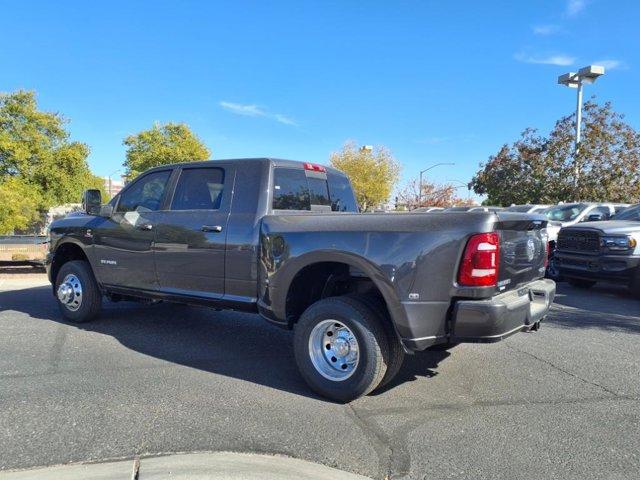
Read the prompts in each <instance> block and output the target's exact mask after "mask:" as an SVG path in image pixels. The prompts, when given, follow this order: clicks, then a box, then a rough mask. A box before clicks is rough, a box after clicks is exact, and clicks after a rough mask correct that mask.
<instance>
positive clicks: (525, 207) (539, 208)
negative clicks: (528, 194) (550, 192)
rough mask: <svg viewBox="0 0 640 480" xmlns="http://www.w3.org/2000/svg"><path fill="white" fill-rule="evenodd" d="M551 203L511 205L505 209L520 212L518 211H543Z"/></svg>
mask: <svg viewBox="0 0 640 480" xmlns="http://www.w3.org/2000/svg"><path fill="white" fill-rule="evenodd" d="M550 207H551V205H533V204H527V205H511V206H510V207H507V208H506V209H505V210H506V211H507V212H520V213H543V212H544V211H545V210H548V209H549V208H550Z"/></svg>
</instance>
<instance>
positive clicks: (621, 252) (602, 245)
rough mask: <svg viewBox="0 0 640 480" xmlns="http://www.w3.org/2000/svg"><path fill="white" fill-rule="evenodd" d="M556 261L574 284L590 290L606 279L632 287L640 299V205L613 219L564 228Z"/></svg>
mask: <svg viewBox="0 0 640 480" xmlns="http://www.w3.org/2000/svg"><path fill="white" fill-rule="evenodd" d="M555 260H556V265H557V267H558V269H559V271H560V275H561V276H562V277H563V278H565V279H566V280H567V281H568V282H569V283H570V284H571V285H574V286H577V287H581V288H590V287H592V286H593V285H595V284H596V282H598V281H600V280H607V281H612V282H616V283H622V284H624V285H627V286H629V288H630V289H631V291H632V292H633V294H634V295H635V296H636V297H638V298H640V205H635V206H634V207H631V208H628V209H626V210H625V211H624V212H622V213H620V214H619V215H618V216H617V218H616V219H614V220H610V221H604V222H589V223H582V224H579V225H573V226H571V227H566V228H563V229H562V230H560V234H559V235H558V241H557V244H556V253H555Z"/></svg>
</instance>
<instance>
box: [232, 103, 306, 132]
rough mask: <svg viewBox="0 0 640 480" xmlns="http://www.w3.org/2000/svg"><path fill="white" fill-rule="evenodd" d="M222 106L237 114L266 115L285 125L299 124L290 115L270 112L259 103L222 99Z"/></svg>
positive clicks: (248, 115)
mask: <svg viewBox="0 0 640 480" xmlns="http://www.w3.org/2000/svg"><path fill="white" fill-rule="evenodd" d="M220 106H221V107H222V108H224V109H225V110H227V111H229V112H231V113H235V114H236V115H244V116H245V117H264V118H269V119H271V120H275V121H276V122H279V123H282V124H284V125H294V126H297V125H298V124H297V123H296V121H295V120H293V119H292V118H291V117H288V116H286V115H283V114H281V113H270V112H268V111H267V110H266V109H264V108H262V107H259V106H258V105H253V104H246V105H245V104H242V103H234V102H225V101H222V102H220Z"/></svg>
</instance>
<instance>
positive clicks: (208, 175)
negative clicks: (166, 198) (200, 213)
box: [171, 168, 224, 210]
mask: <svg viewBox="0 0 640 480" xmlns="http://www.w3.org/2000/svg"><path fill="white" fill-rule="evenodd" d="M223 188H224V170H223V169H222V168H185V169H183V170H182V173H180V178H179V179H178V184H177V185H176V192H175V193H174V195H173V200H172V201H171V210H217V209H219V208H220V202H221V201H222V191H223Z"/></svg>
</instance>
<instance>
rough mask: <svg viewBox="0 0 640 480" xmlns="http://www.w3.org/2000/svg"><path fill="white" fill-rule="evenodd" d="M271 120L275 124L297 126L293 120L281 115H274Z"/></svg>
mask: <svg viewBox="0 0 640 480" xmlns="http://www.w3.org/2000/svg"><path fill="white" fill-rule="evenodd" d="M273 118H274V119H275V120H276V122H280V123H284V124H285V125H298V124H297V123H296V122H295V120H293V119H292V118H289V117H287V116H286V115H282V114H281V113H276V114H274V115H273Z"/></svg>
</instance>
